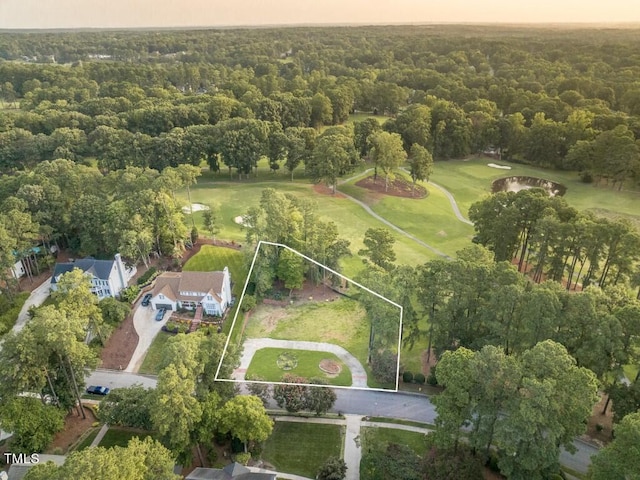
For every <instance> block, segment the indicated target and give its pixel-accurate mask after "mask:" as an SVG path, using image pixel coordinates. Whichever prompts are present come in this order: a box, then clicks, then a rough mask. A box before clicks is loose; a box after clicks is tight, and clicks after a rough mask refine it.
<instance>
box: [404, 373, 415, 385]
mask: <svg viewBox="0 0 640 480" xmlns="http://www.w3.org/2000/svg"><path fill="white" fill-rule="evenodd" d="M402 381H403V382H404V383H411V382H413V373H411V372H408V371H406V372H404V373H403V374H402Z"/></svg>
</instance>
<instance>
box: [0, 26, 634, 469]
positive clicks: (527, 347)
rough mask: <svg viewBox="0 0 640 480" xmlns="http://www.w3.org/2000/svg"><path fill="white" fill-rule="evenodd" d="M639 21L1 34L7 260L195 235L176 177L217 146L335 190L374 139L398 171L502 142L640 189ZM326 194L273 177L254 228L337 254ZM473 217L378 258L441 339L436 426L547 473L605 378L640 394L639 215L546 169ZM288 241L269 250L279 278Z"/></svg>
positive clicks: (203, 161) (419, 332) (370, 268)
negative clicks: (321, 205)
mask: <svg viewBox="0 0 640 480" xmlns="http://www.w3.org/2000/svg"><path fill="white" fill-rule="evenodd" d="M638 40H640V30H633V29H620V30H614V29H580V28H573V29H564V30H560V29H553V28H526V29H525V28H510V27H507V26H500V27H478V26H464V27H460V26H458V27H449V26H404V27H366V28H365V27H357V28H355V27H354V28H331V29H329V28H304V29H303V28H286V29H266V28H265V29H223V30H196V31H161V32H157V31H153V32H152V31H138V32H134V31H129V32H125V31H101V32H38V33H26V32H25V33H17V32H4V33H0V174H1V175H2V176H0V272H1V273H0V281H2V282H3V285H4V286H5V287H12V286H13V284H12V282H11V277H10V275H9V273H8V272H9V268H10V267H11V266H12V265H13V263H14V262H15V257H16V255H17V256H18V257H21V258H22V259H23V262H24V263H25V265H27V271H28V274H30V273H34V272H32V271H31V270H34V271H37V270H38V269H39V268H40V265H39V264H38V262H37V260H36V259H35V258H32V257H33V256H34V255H33V254H32V246H33V245H34V244H37V243H41V244H43V245H45V246H47V247H48V246H50V245H52V244H58V245H60V246H65V247H69V248H70V249H71V250H72V251H74V252H76V253H78V254H79V255H96V256H104V257H108V256H110V255H113V254H114V253H115V252H121V253H122V254H123V256H124V257H126V258H127V259H128V260H129V261H132V262H139V263H144V264H148V263H149V262H150V260H151V258H150V257H151V256H154V255H158V256H160V255H164V256H170V257H171V256H172V257H174V258H177V257H179V256H180V255H181V254H182V251H183V249H184V246H185V245H188V244H189V242H191V241H193V240H195V238H196V237H197V229H196V226H195V221H194V220H192V223H191V224H190V225H189V224H187V223H186V222H185V217H184V216H183V215H182V213H181V211H180V208H179V205H178V202H177V200H176V192H178V191H179V190H180V191H181V190H183V189H187V192H189V187H190V186H192V185H194V184H195V183H196V181H197V178H198V177H199V176H200V175H201V174H202V170H201V168H200V167H201V166H203V165H208V166H209V168H210V169H211V171H213V172H218V171H220V170H224V169H226V170H228V175H229V177H232V178H237V179H239V180H240V181H244V180H245V179H246V178H248V177H249V176H250V175H251V174H255V173H256V171H257V168H258V163H259V161H260V160H261V159H264V158H266V159H268V165H269V168H270V169H271V170H272V171H274V172H275V171H278V170H280V169H283V170H286V171H287V173H288V174H290V175H291V178H292V179H293V175H294V171H297V170H304V173H305V175H306V176H307V177H308V178H309V179H310V180H311V181H313V182H316V183H319V182H324V183H326V184H327V185H328V186H331V187H333V189H334V192H335V188H336V185H337V182H338V178H339V177H341V176H343V175H345V174H347V173H348V172H351V171H353V170H354V169H355V168H356V167H357V166H359V165H360V164H361V163H362V161H363V159H364V158H367V159H368V160H369V161H370V162H371V164H372V166H373V167H375V168H376V175H377V174H378V171H380V172H381V173H383V174H384V175H385V178H387V176H388V174H389V172H391V171H392V170H395V169H397V167H399V166H400V165H402V164H404V162H405V160H407V159H408V163H406V165H407V166H408V168H409V169H410V171H409V173H410V174H411V177H412V179H413V181H414V183H415V181H416V180H425V179H428V177H429V172H430V169H431V166H432V160H433V159H435V160H436V161H437V162H439V164H438V165H436V168H446V161H447V160H449V159H454V158H463V157H466V156H469V155H472V154H482V153H484V154H490V155H492V156H493V157H494V158H500V159H503V160H509V161H511V162H516V163H523V164H529V165H533V166H536V167H542V168H549V169H557V170H568V171H572V172H577V173H576V175H579V178H580V179H581V180H582V181H584V182H585V183H594V184H596V185H599V186H600V187H601V188H602V189H605V188H609V189H611V190H614V189H616V190H621V189H625V190H626V189H629V190H631V189H633V190H636V189H638V187H639V186H640V80H638V79H639V78H640V42H638ZM362 112H366V113H367V115H362V116H354V115H353V114H357V113H362ZM450 163H451V162H450ZM226 170H224V174H225V176H226V173H227V172H226ZM239 184H240V183H239ZM240 185H243V186H244V184H240ZM612 194H614V193H613V192H612ZM189 195H190V193H189ZM312 207H313V205H311V203H309V202H306V201H303V200H302V199H298V198H296V197H295V195H287V194H285V193H281V192H278V191H277V190H265V191H264V192H263V196H262V199H261V203H260V205H259V206H254V207H253V208H250V205H247V208H248V212H247V214H246V215H245V216H244V219H245V221H246V222H247V225H249V226H248V227H247V228H246V233H247V237H246V244H247V245H245V248H249V246H250V245H251V244H252V243H255V242H256V241H257V239H258V238H261V236H263V235H268V236H269V238H270V239H271V240H273V241H278V242H282V243H287V244H290V245H293V246H294V247H296V248H298V249H300V250H301V251H303V252H304V253H306V254H308V255H310V256H313V257H317V258H321V257H322V259H323V260H324V261H325V263H327V264H329V265H330V266H331V267H334V268H336V269H338V268H339V266H340V260H341V258H342V257H346V256H347V255H349V254H350V253H351V252H350V251H349V242H348V241H347V240H345V239H343V238H342V237H340V235H339V233H340V228H341V225H336V224H335V223H334V222H331V221H324V220H323V219H321V218H320V216H318V215H316V212H315V210H314V209H313V208H312ZM469 218H470V220H471V221H472V222H473V223H474V227H475V237H474V238H473V241H474V243H475V244H476V245H469V247H468V248H466V249H464V250H462V251H460V252H459V253H458V256H457V258H455V259H452V258H442V259H436V260H431V261H428V262H426V263H423V264H422V265H417V266H415V265H414V266H407V265H396V264H395V263H394V262H395V254H394V253H393V237H392V236H390V235H388V234H386V231H385V230H384V229H371V230H368V231H367V233H366V234H365V241H364V244H365V246H366V248H365V249H363V250H361V251H359V252H358V254H359V255H361V256H363V257H367V258H366V261H365V265H366V268H363V269H362V271H361V272H360V275H359V277H358V278H357V279H358V281H360V282H362V283H363V284H366V285H369V286H371V288H374V289H375V290H376V291H378V292H381V293H383V294H385V295H386V296H387V297H389V298H393V299H395V300H397V301H398V303H400V304H402V306H403V308H404V331H403V336H404V341H405V343H406V344H407V345H411V344H420V345H421V346H422V347H424V348H426V349H427V351H428V354H429V355H431V354H432V353H435V354H436V355H437V356H438V357H439V358H440V359H441V360H440V362H441V363H440V364H439V365H438V370H437V371H436V374H433V375H432V380H433V382H439V383H440V384H441V385H444V386H445V387H446V389H445V393H444V394H442V395H440V396H439V397H438V398H439V400H436V401H434V403H435V404H436V407H437V408H438V414H439V418H438V425H437V426H438V428H439V434H438V435H436V436H435V440H434V442H435V443H434V444H435V446H436V447H437V448H438V449H442V450H446V451H447V452H450V451H451V449H453V454H451V456H452V458H453V457H454V456H456V455H459V454H460V452H459V451H458V447H459V445H458V437H459V436H460V427H462V426H467V427H469V426H471V427H472V431H470V433H469V434H468V435H467V437H468V439H469V441H470V443H469V445H470V446H471V448H473V451H472V452H467V451H466V450H464V449H462V450H464V451H463V452H462V453H463V454H469V455H470V456H471V457H477V458H476V460H477V459H480V460H482V461H486V460H487V459H488V457H489V456H490V453H491V452H490V446H491V445H493V446H497V448H498V452H497V454H496V455H494V457H496V458H497V461H498V463H499V465H498V466H499V469H500V470H502V471H503V473H506V474H508V475H510V477H511V478H546V476H547V475H551V474H552V473H554V472H556V471H557V458H558V452H559V448H560V446H561V445H563V446H566V447H569V446H570V443H571V442H572V441H573V438H574V437H575V436H576V435H577V434H579V433H580V431H581V430H583V427H584V425H583V421H584V420H585V418H586V417H588V415H589V414H590V413H591V408H592V407H593V402H594V400H595V396H596V389H597V388H600V389H601V390H602V389H605V390H606V391H607V392H609V393H611V397H612V398H614V411H615V416H616V421H617V422H618V421H622V418H624V416H625V415H626V414H631V413H633V412H634V411H637V410H638V407H639V406H640V401H639V400H638V398H640V396H638V394H637V390H638V386H639V385H640V381H639V379H638V377H637V376H636V378H628V379H627V378H625V377H624V376H625V367H629V366H635V365H637V364H638V361H639V359H640V346H639V342H638V340H639V339H640V313H639V312H640V303H639V302H640V301H639V300H638V298H637V297H640V291H638V290H636V289H637V288H638V287H640V270H639V260H640V235H639V234H638V231H637V229H636V228H635V227H634V226H633V225H632V224H631V223H628V222H627V221H626V220H623V219H619V218H600V217H597V216H596V215H595V214H593V213H592V212H581V211H578V210H576V209H575V208H573V207H571V206H570V205H569V204H567V202H566V201H564V200H563V199H561V198H550V197H548V196H547V195H546V193H544V192H543V191H542V190H535V189H532V190H525V191H521V192H518V193H514V192H508V193H507V192H500V193H497V194H494V195H492V196H488V197H486V198H484V199H481V200H479V201H478V202H476V203H474V204H473V205H472V206H471V209H470V211H469ZM190 227H193V228H190ZM286 227H288V228H286ZM211 230H212V232H213V230H214V228H213V227H212V228H211ZM212 234H213V233H212ZM303 240H304V241H303ZM271 260H272V259H270V258H268V257H267V256H265V258H259V259H258V264H257V265H258V268H257V271H258V272H259V273H261V275H262V277H259V278H258V279H257V281H256V284H257V285H256V289H257V292H258V294H259V293H260V291H261V289H263V288H262V287H264V286H265V285H269V284H271V283H272V281H273V278H274V277H275V276H276V273H277V271H276V270H275V268H276V265H275V263H274V262H271ZM270 262H271V263H270ZM514 263H515V264H516V266H517V268H514V266H513V264H514ZM526 272H528V273H529V276H526V275H523V274H522V273H526ZM307 273H308V277H309V279H311V280H318V278H320V273H319V271H316V270H310V271H308V272H307ZM4 290H5V292H6V293H8V294H13V293H14V290H13V289H12V288H5V289H4ZM376 308H377V307H376V305H373V304H372V305H367V310H368V313H369V314H370V316H371V317H372V318H374V317H376V315H377V317H380V318H381V319H382V320H381V322H382V321H383V320H384V318H386V312H376V311H375V309H376ZM372 312H374V313H372ZM374 314H375V315H374ZM27 331H28V330H27ZM10 338H11V337H10ZM9 345H11V343H10V342H9ZM427 361H428V360H427ZM487 365H491V366H494V367H495V366H497V367H496V368H494V369H492V368H490V367H488V366H487ZM27 373H28V372H27ZM634 373H635V371H634ZM25 375H26V374H25ZM40 380H41V382H40V383H42V385H44V377H43V378H41V379H40ZM620 380H625V381H623V382H621V381H620ZM4 383H5V384H6V385H10V384H9V383H8V382H4ZM627 383H628V384H630V385H628V384H627ZM42 385H39V387H40V388H41V389H42V388H45V387H42ZM54 386H56V388H57V385H54ZM20 388H22V385H18V386H16V388H15V389H14V390H15V391H19V390H20ZM50 388H52V387H50ZM192 391H193V389H191V390H188V389H187V390H185V396H186V397H189V396H191V394H192ZM0 393H1V392H0ZM11 393H12V394H13V391H11ZM205 393H209V392H205ZM578 397H579V398H578ZM203 398H205V397H204V396H203ZM459 398H466V399H467V401H466V403H465V402H463V403H464V405H460V403H458V399H459ZM532 398H535V399H536V401H538V400H539V404H536V403H535V402H532V401H531V399H532ZM493 400H495V401H493ZM569 400H570V401H569ZM501 402H502V403H501ZM545 402H546V403H545ZM215 405H216V408H217V405H218V404H217V403H216V404H215ZM606 408H608V405H607V406H605V409H606ZM504 412H509V415H505V414H504ZM517 412H520V413H521V414H522V417H519V416H518V415H519V414H518V413H517ZM531 412H534V413H535V415H537V416H535V418H533V417H534V414H533V413H531ZM567 412H568V413H567ZM525 414H530V415H529V416H527V415H525ZM532 418H533V420H532ZM628 418H629V419H630V420H627V423H628V424H629V425H631V420H633V418H632V417H631V416H629V417H628ZM519 422H520V423H519ZM531 425H533V427H532V428H533V430H532V431H529V430H527V428H528V426H531ZM625 425H626V424H625ZM516 432H518V434H516ZM536 442H537V443H536ZM190 445H191V444H190ZM182 446H183V445H181V447H182ZM434 448H435V447H434ZM173 450H174V451H179V449H178V448H177V447H176V448H174V449H173ZM612 451H613V449H612ZM465 452H466V453H465ZM516 453H519V454H520V456H519V457H518V458H517V459H516V457H515V456H516ZM447 455H449V454H446V455H442V456H439V457H438V458H449V457H448V456H447ZM391 457H393V455H387V456H385V455H377V456H376V458H380V459H382V460H380V461H383V460H384V459H387V458H391ZM434 458H436V457H435V456H434V457H433V458H429V459H426V460H429V461H433V459H434ZM457 458H462V460H463V461H465V462H466V460H465V458H463V457H459V456H458V457H457ZM521 458H527V459H531V461H530V462H529V463H528V464H525V463H526V462H522V464H515V463H517V462H516V460H519V459H521ZM365 460H366V461H364V463H363V465H365V466H367V465H369V466H368V467H367V468H364V467H363V471H368V470H371V471H378V472H382V471H385V470H381V468H382V467H380V466H379V465H376V464H375V461H377V460H376V459H374V458H369V459H368V460H367V459H365ZM385 461H386V460H385ZM411 461H414V460H411ZM367 462H371V464H369V463H367ZM467 463H468V462H467ZM385 468H386V467H385ZM389 468H391V467H389ZM394 468H395V467H394ZM394 468H391V470H393V469H394ZM367 469H368V470H367ZM372 475H373V474H372ZM371 478H374V477H371ZM380 478H383V477H380ZM384 478H392V477H390V476H387V477H384ZM404 478H405V479H406V478H409V477H404ZM429 478H431V477H429ZM470 478H471V477H470ZM602 478H605V477H602Z"/></svg>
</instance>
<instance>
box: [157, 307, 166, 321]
mask: <svg viewBox="0 0 640 480" xmlns="http://www.w3.org/2000/svg"><path fill="white" fill-rule="evenodd" d="M165 312H166V310H165V309H164V308H161V309H160V310H158V313H156V322H159V321H160V320H162V319H163V318H164V314H165Z"/></svg>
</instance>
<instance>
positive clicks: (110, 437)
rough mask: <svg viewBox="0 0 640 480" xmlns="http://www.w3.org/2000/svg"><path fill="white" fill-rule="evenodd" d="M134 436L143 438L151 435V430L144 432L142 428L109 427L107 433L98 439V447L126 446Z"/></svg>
mask: <svg viewBox="0 0 640 480" xmlns="http://www.w3.org/2000/svg"><path fill="white" fill-rule="evenodd" d="M134 437H138V438H140V440H144V439H145V438H147V437H153V434H152V433H151V432H145V431H142V430H131V429H124V428H110V429H109V430H107V433H106V434H105V436H104V437H103V438H102V440H101V441H100V445H99V446H100V447H105V448H109V447H116V446H118V447H126V446H127V444H128V443H129V440H131V439H132V438H134Z"/></svg>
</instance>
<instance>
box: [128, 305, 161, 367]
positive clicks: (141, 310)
mask: <svg viewBox="0 0 640 480" xmlns="http://www.w3.org/2000/svg"><path fill="white" fill-rule="evenodd" d="M156 313H157V312H156V311H155V310H153V309H152V308H151V305H149V306H148V307H143V306H142V305H140V302H139V301H138V303H137V304H136V306H135V311H134V312H133V327H134V328H135V329H136V333H137V334H138V346H137V347H136V349H135V351H134V352H133V355H132V357H131V360H130V361H129V365H127V368H125V370H124V371H125V372H129V373H136V372H137V371H138V370H139V369H140V365H142V361H143V360H144V356H145V354H146V353H147V350H149V347H150V346H151V344H152V343H153V340H154V339H155V338H156V335H158V332H159V331H160V330H161V329H162V327H163V325H165V324H166V323H167V320H169V318H170V317H171V315H170V312H166V313H165V315H164V318H163V319H162V320H161V321H159V322H156V320H155V317H156Z"/></svg>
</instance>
